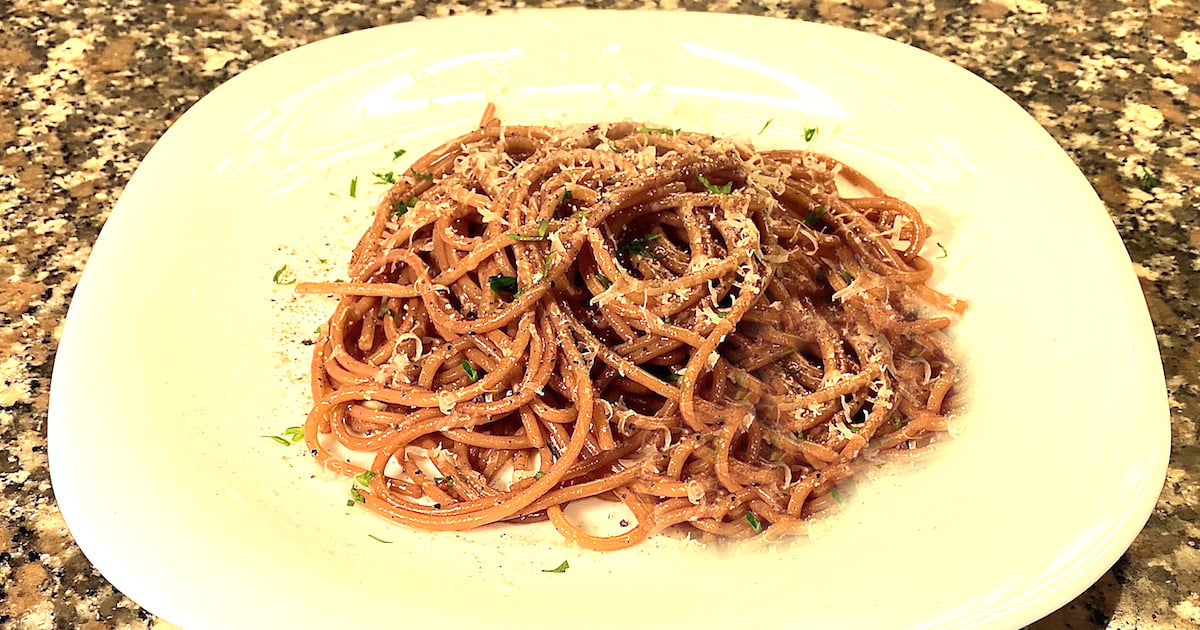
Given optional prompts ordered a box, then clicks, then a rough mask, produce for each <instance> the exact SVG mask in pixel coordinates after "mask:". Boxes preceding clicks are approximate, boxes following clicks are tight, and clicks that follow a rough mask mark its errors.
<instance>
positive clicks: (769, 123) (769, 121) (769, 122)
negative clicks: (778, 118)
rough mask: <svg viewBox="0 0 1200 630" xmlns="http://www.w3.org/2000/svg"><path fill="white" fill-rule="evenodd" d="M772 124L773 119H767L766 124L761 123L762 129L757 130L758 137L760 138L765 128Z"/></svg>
mask: <svg viewBox="0 0 1200 630" xmlns="http://www.w3.org/2000/svg"><path fill="white" fill-rule="evenodd" d="M773 122H775V119H774V118H768V119H767V122H765V123H763V126H762V129H759V130H758V135H760V136H761V135H762V132H764V131H766V130H767V127H770V126H771V123H773Z"/></svg>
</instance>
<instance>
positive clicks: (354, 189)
mask: <svg viewBox="0 0 1200 630" xmlns="http://www.w3.org/2000/svg"><path fill="white" fill-rule="evenodd" d="M350 196H351V197H357V196H358V175H355V176H354V178H353V179H351V180H350Z"/></svg>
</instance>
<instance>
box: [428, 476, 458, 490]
mask: <svg viewBox="0 0 1200 630" xmlns="http://www.w3.org/2000/svg"><path fill="white" fill-rule="evenodd" d="M433 483H436V484H437V485H439V486H446V487H448V488H450V487H453V486H454V477H434V478H433Z"/></svg>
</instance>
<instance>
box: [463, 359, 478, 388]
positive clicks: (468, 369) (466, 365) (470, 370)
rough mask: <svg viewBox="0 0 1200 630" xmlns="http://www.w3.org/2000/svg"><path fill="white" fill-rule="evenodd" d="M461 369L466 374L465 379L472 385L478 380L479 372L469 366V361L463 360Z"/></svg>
mask: <svg viewBox="0 0 1200 630" xmlns="http://www.w3.org/2000/svg"><path fill="white" fill-rule="evenodd" d="M462 369H463V371H464V372H466V373H467V378H469V379H471V382H472V383H474V382H475V381H478V380H479V371H478V370H476V369H475V366H473V365H471V362H470V361H468V360H466V359H463V360H462Z"/></svg>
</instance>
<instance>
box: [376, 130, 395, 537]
mask: <svg viewBox="0 0 1200 630" xmlns="http://www.w3.org/2000/svg"><path fill="white" fill-rule="evenodd" d="M401 150H403V149H401ZM367 535H368V536H370V537H371V538H374V539H375V540H378V541H379V542H381V543H383V544H385V545H390V544H392V541H390V540H384V539H382V538H380V537H378V536H376V535H375V534H367Z"/></svg>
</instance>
